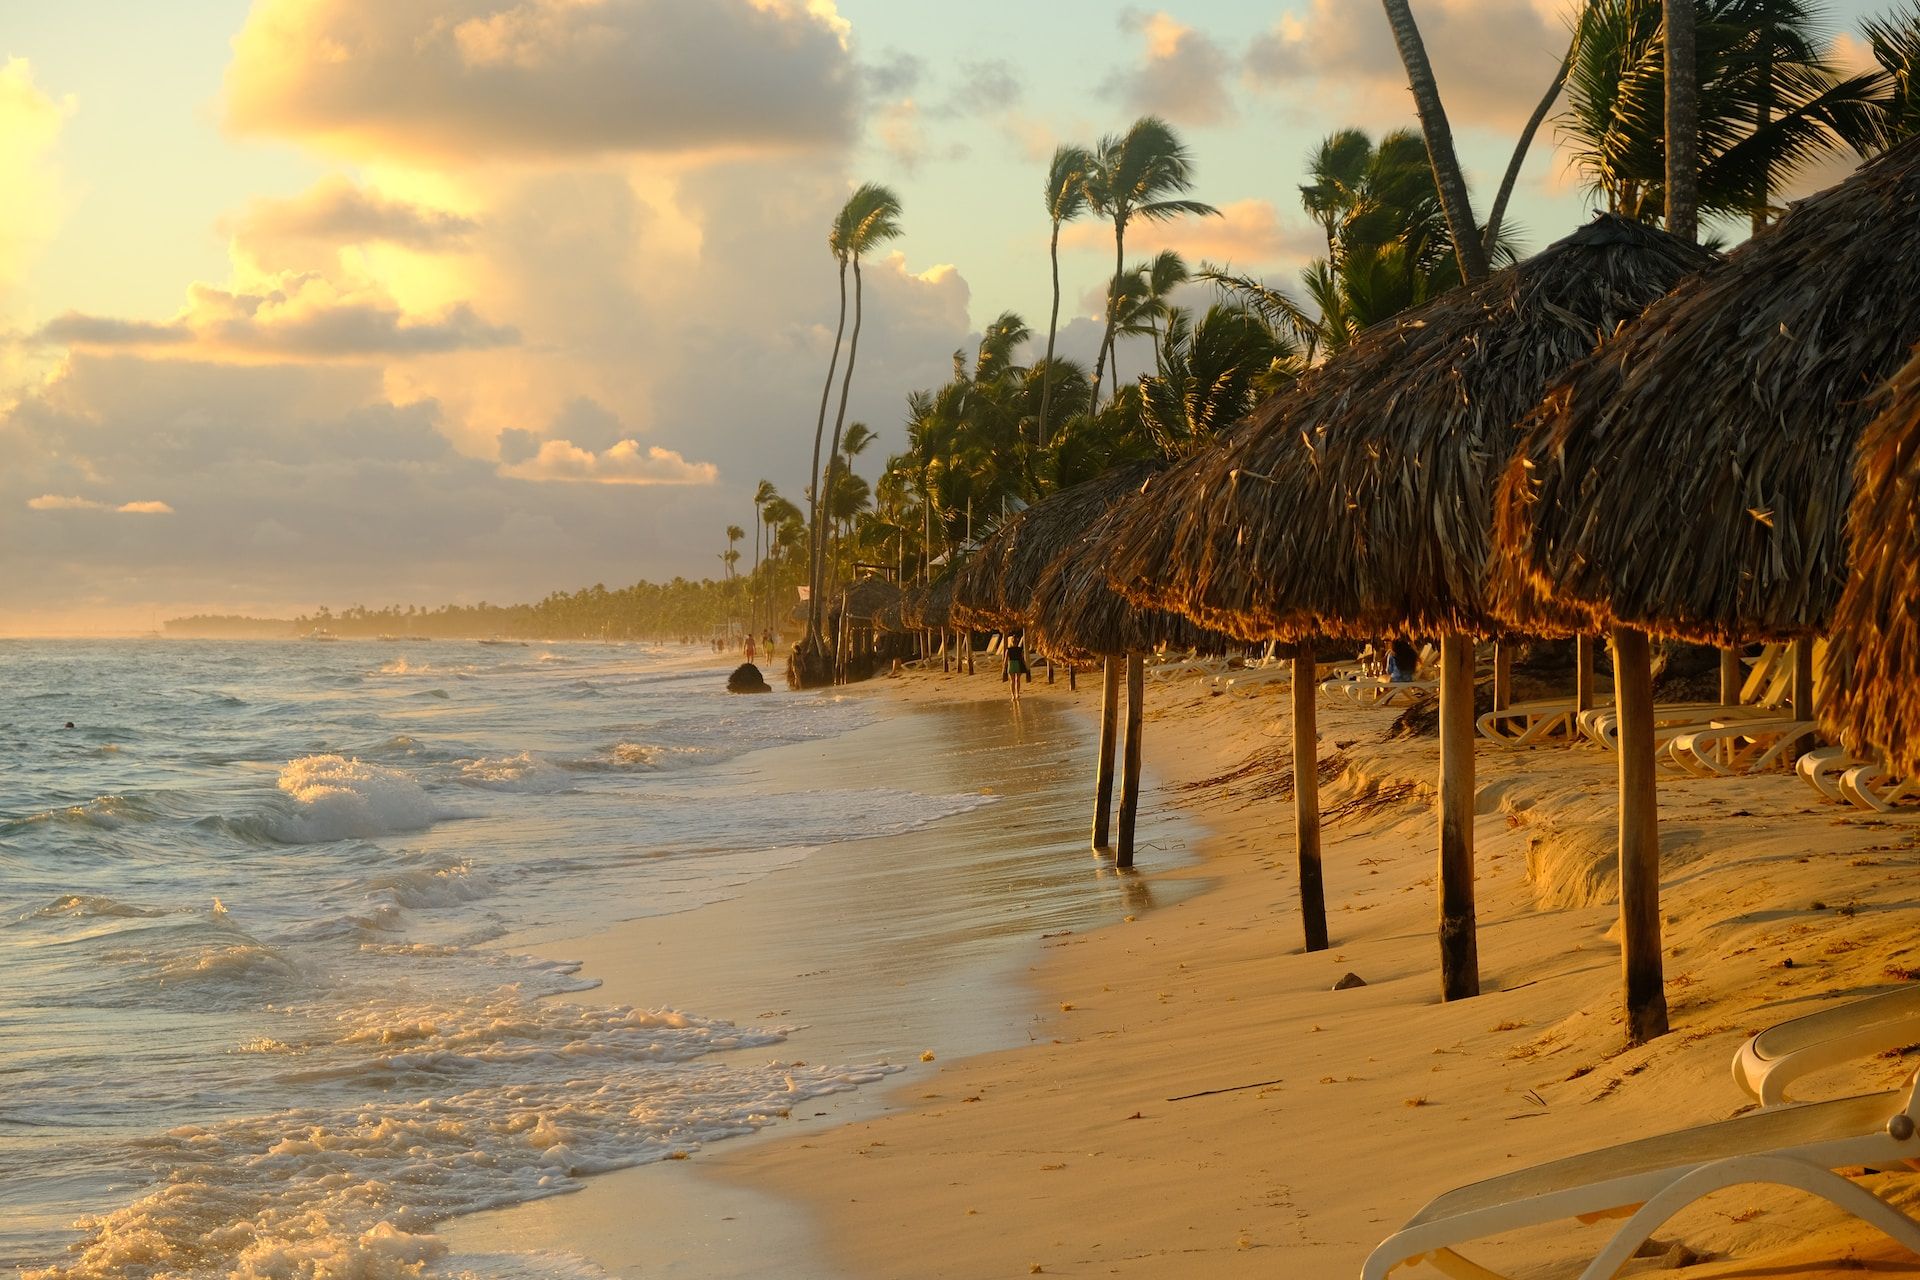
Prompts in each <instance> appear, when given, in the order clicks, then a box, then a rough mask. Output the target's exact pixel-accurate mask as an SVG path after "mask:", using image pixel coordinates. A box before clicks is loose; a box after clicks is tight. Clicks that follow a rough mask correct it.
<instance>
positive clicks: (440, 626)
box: [162, 578, 745, 640]
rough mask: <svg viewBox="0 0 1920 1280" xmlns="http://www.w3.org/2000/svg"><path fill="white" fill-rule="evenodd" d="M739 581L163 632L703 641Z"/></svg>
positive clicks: (730, 603)
mask: <svg viewBox="0 0 1920 1280" xmlns="http://www.w3.org/2000/svg"><path fill="white" fill-rule="evenodd" d="M743 588H744V584H743V583H742V582H741V581H740V580H738V579H735V580H733V581H719V582H716V581H713V580H711V579H703V580H701V581H698V582H691V581H688V580H687V579H685V578H675V579H674V580H673V581H671V582H665V583H659V582H636V583H634V584H633V585H632V586H630V587H620V588H617V589H613V590H609V589H608V588H607V587H606V586H605V585H604V584H602V583H598V582H596V583H594V584H593V585H592V586H590V587H582V588H581V589H580V590H578V591H572V592H567V591H556V592H554V593H553V594H551V595H549V596H547V597H546V599H544V600H541V601H540V602H538V603H537V604H506V605H501V604H488V603H487V602H486V601H484V600H483V601H481V602H480V603H479V604H471V605H462V604H443V605H440V606H438V607H429V606H426V605H411V604H409V605H397V604H394V605H388V606H386V607H385V608H381V609H369V608H368V607H366V606H365V605H354V606H352V607H351V608H348V609H344V610H342V611H341V612H339V613H335V612H334V611H333V610H332V609H330V608H328V607H327V606H325V605H322V606H321V607H320V608H318V609H316V610H314V612H312V613H311V614H301V615H299V616H297V617H293V618H253V617H245V616H241V615H236V614H197V615H194V616H191V617H183V618H168V619H167V620H166V621H165V623H163V624H162V625H163V628H164V631H165V634H167V635H169V636H181V637H189V636H192V637H213V638H225V639H237V638H242V637H246V638H269V637H276V636H287V637H298V636H306V635H310V634H312V633H313V632H315V631H321V632H326V633H328V634H330V635H335V636H366V637H376V636H423V637H432V638H436V639H480V638H485V637H489V636H502V637H510V638H513V639H519V640H666V639H679V638H681V637H700V638H705V637H708V636H711V635H714V634H716V633H718V632H722V631H724V630H726V629H727V627H728V626H729V624H730V623H732V622H736V621H739V622H744V612H745V605H744V589H743Z"/></svg>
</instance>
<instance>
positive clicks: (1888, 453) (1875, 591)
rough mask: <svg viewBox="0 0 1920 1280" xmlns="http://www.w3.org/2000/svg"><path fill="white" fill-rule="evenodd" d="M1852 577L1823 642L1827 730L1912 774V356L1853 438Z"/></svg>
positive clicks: (1917, 705) (1919, 378) (1919, 407)
mask: <svg viewBox="0 0 1920 1280" xmlns="http://www.w3.org/2000/svg"><path fill="white" fill-rule="evenodd" d="M1855 474H1856V475H1857V477H1858V481H1859V484H1858V488H1857V489H1856V491H1855V493H1854V497H1853V509H1852V513H1851V516H1850V518H1849V521H1848V537H1849V541H1850V544H1851V548H1852V560H1851V563H1852V565H1853V570H1852V573H1851V575H1850V577H1849V580H1848V582H1847V587H1846V591H1845V593H1844V594H1843V595H1842V596H1841V597H1840V603H1839V605H1838V607H1837V608H1836V609H1835V610H1834V614H1833V634H1832V636H1831V638H1830V639H1829V640H1828V641H1827V667H1826V671H1827V681H1826V687H1827V689H1828V690H1829V692H1828V694H1827V697H1826V699H1825V701H1826V705H1825V706H1823V707H1822V708H1821V714H1822V718H1823V719H1824V720H1825V721H1826V724H1827V727H1828V728H1830V729H1832V730H1833V731H1834V732H1835V733H1836V734H1838V735H1839V737H1840V740H1841V742H1842V743H1843V744H1844V745H1845V746H1846V748H1847V749H1848V750H1849V751H1851V752H1853V753H1854V754H1855V755H1858V756H1863V757H1872V756H1874V755H1877V754H1879V753H1881V752H1884V753H1885V755H1886V757H1887V761H1888V764H1889V766H1890V767H1891V768H1892V770H1893V771H1894V772H1895V773H1897V774H1900V775H1903V776H1907V777H1911V776H1913V775H1914V774H1915V773H1920V353H1916V356H1915V358H1914V359H1913V360H1912V361H1911V362H1910V363H1908V365H1907V366H1906V368H1905V369H1903V370H1902V371H1901V372H1900V374H1899V375H1898V376H1897V377H1896V378H1895V379H1894V381H1893V399H1892V402H1891V403H1890V404H1889V405H1888V406H1887V408H1886V409H1885V411H1883V412H1882V413H1881V414H1880V416H1879V417H1877V418H1875V419H1874V421H1873V422H1872V424H1871V425H1869V426H1868V427H1867V429H1866V431H1865V433H1864V434H1863V436H1862V437H1861V441H1860V449H1859V454H1858V469H1857V471H1856V473H1855Z"/></svg>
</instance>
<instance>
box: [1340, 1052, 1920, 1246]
mask: <svg viewBox="0 0 1920 1280" xmlns="http://www.w3.org/2000/svg"><path fill="white" fill-rule="evenodd" d="M1917 1086H1920V1076H1916V1077H1915V1078H1914V1079H1912V1080H1909V1081H1908V1083H1907V1086H1906V1087H1905V1088H1902V1089H1894V1090H1890V1091H1888V1092H1886V1093H1874V1094H1866V1095H1863V1096H1861V1097H1855V1098H1841V1099H1838V1100H1836V1101H1833V1102H1814V1103H1803V1104H1795V1105H1791V1106H1781V1107H1772V1108H1768V1109H1765V1110H1761V1111H1755V1112H1752V1113H1750V1114H1748V1115H1744V1116H1740V1117H1738V1118H1736V1119H1733V1120H1723V1121H1721V1122H1720V1123H1718V1124H1707V1125H1701V1126H1699V1127H1698V1128H1693V1129H1683V1130H1680V1131H1679V1132H1676V1133H1667V1134H1662V1135H1660V1136H1659V1137H1654V1138H1646V1139H1642V1140H1641V1141H1639V1142H1629V1143H1626V1144H1624V1145H1622V1146H1617V1147H1608V1148H1605V1149H1603V1150H1600V1151H1592V1152H1588V1153H1587V1154H1586V1155H1581V1156H1574V1157H1573V1158H1571V1159H1567V1160H1556V1161H1554V1162H1553V1163H1551V1164H1543V1165H1536V1166H1535V1167H1533V1168H1531V1169H1523V1170H1520V1171H1518V1172H1515V1173H1510V1174H1505V1175H1503V1176H1501V1177H1498V1178H1491V1179H1488V1180H1487V1181H1485V1182H1477V1183H1474V1184H1473V1185H1471V1186H1466V1187H1462V1188H1460V1189H1459V1190H1457V1191H1450V1192H1448V1193H1447V1194H1445V1195H1443V1196H1441V1197H1440V1198H1438V1199H1437V1200H1434V1201H1433V1202H1432V1203H1430V1204H1429V1205H1427V1207H1426V1208H1424V1209H1422V1210H1421V1211H1420V1212H1419V1213H1417V1214H1415V1215H1414V1216H1413V1218H1412V1220H1411V1221H1409V1222H1408V1223H1407V1225H1406V1226H1405V1227H1402V1228H1401V1229H1400V1230H1399V1231H1398V1232H1396V1233H1395V1234H1394V1235H1392V1236H1391V1237H1389V1238H1388V1239H1387V1240H1386V1241H1385V1242H1384V1243H1382V1244H1381V1245H1380V1246H1379V1247H1378V1248H1376V1249H1375V1250H1374V1251H1373V1252H1372V1254H1370V1255H1369V1256H1368V1258H1367V1261H1366V1265H1365V1267H1364V1268H1363V1269H1362V1271H1361V1276H1362V1277H1363V1280H1385V1277H1386V1276H1388V1275H1390V1274H1391V1273H1393V1272H1394V1271H1396V1270H1398V1269H1399V1268H1401V1267H1403V1266H1408V1265H1411V1264H1413V1263H1415V1262H1419V1261H1422V1260H1425V1261H1426V1262H1428V1263H1430V1264H1431V1265H1432V1266H1433V1267H1434V1269H1436V1270H1438V1271H1439V1272H1440V1273H1441V1274H1443V1275H1447V1276H1452V1277H1456V1280H1503V1277H1502V1275H1501V1273H1500V1272H1498V1271H1493V1270H1489V1269H1488V1268H1486V1267H1483V1266H1480V1265H1478V1264H1476V1263H1474V1262H1471V1261H1469V1260H1467V1259H1466V1258H1464V1257H1462V1256H1460V1254H1458V1253H1457V1252H1455V1249H1456V1246H1459V1245H1462V1244H1465V1243H1467V1242H1469V1241H1472V1240H1478V1239H1484V1238H1486V1237H1488V1236H1495V1235H1502V1234H1505V1233H1508V1232H1512V1231H1517V1230H1520V1229H1522V1228H1525V1227H1533V1226H1544V1225H1546V1224H1548V1223H1553V1222H1558V1221H1561V1220H1563V1219H1567V1218H1580V1219H1583V1220H1586V1221H1595V1220H1598V1219H1602V1218H1617V1217H1625V1218H1626V1222H1625V1224H1624V1225H1622V1226H1621V1227H1620V1228H1619V1230H1617V1231H1616V1232H1615V1233H1614V1234H1613V1236H1612V1238H1611V1239H1609V1240H1608V1241H1607V1243H1606V1244H1605V1246H1604V1247H1602V1248H1601V1250H1600V1251H1599V1253H1598V1254H1596V1255H1595V1257H1594V1259H1593V1261H1592V1262H1591V1263H1589V1264H1588V1266H1587V1268H1586V1270H1584V1271H1582V1272H1581V1273H1580V1280H1611V1278H1612V1277H1614V1276H1616V1275H1618V1274H1619V1272H1620V1269H1621V1268H1622V1267H1624V1266H1625V1265H1626V1264H1627V1263H1628V1262H1629V1261H1630V1260H1631V1259H1632V1258H1633V1256H1634V1254H1635V1253H1636V1252H1637V1251H1638V1250H1639V1249H1640V1246H1641V1245H1643V1244H1645V1243H1646V1242H1647V1240H1648V1238H1649V1237H1651V1236H1652V1235H1653V1233H1654V1231H1656V1230H1657V1229H1658V1228H1659V1227H1660V1226H1661V1224H1663V1223H1665V1222H1666V1221H1667V1219H1669V1218H1671V1217H1672V1216H1673V1215H1674V1214H1676V1213H1678V1212H1679V1211H1680V1210H1682V1209H1684V1208H1686V1207H1687V1206H1688V1205H1690V1204H1692V1203H1693V1202H1694V1201H1696V1200H1699V1199H1700V1198H1702V1197H1703V1196H1706V1195H1709V1194H1711V1193H1713V1192H1715V1191H1719V1190H1722V1189H1723V1188H1726V1187H1733V1186H1740V1185H1743V1184H1749V1183H1764V1184H1771V1185H1775V1186H1783V1187H1794V1188H1797V1189H1799V1190H1801V1191H1805V1192H1808V1193H1810V1194H1812V1195H1816V1196H1819V1197H1820V1198H1822V1199H1824V1200H1826V1201H1827V1202H1828V1203H1830V1204H1832V1205H1834V1206H1836V1207H1837V1208H1839V1209H1841V1210H1844V1211H1845V1212H1847V1213H1850V1214H1852V1215H1853V1216H1854V1217H1856V1218H1858V1219H1860V1220H1861V1221H1862V1222H1865V1223H1867V1224H1868V1225H1870V1226H1872V1227H1874V1228H1876V1229H1877V1230H1879V1231H1881V1232H1883V1233H1884V1234H1886V1235H1887V1236H1889V1237H1891V1238H1892V1239H1893V1240H1895V1241H1896V1242H1898V1243H1899V1244H1901V1245H1904V1246H1905V1247H1906V1248H1908V1249H1911V1250H1913V1251H1915V1252H1916V1253H1920V1223H1917V1222H1915V1221H1914V1220H1913V1219H1912V1218H1909V1217H1907V1216H1906V1215H1905V1214H1903V1213H1901V1212H1900V1211H1899V1210H1897V1209H1895V1208H1894V1207H1893V1206H1892V1205H1890V1204H1888V1203H1887V1202H1886V1201H1885V1200H1882V1199H1880V1198H1879V1197H1878V1196H1875V1195H1874V1194H1873V1193H1872V1192H1870V1191H1868V1190H1867V1189H1866V1188H1865V1187H1863V1186H1861V1185H1860V1184H1859V1183H1857V1182H1854V1181H1852V1180H1851V1179H1849V1178H1847V1177H1844V1176H1843V1175H1841V1174H1840V1173H1838V1172H1836V1170H1840V1169H1851V1168H1860V1167H1865V1168H1869V1169H1885V1168H1888V1167H1890V1166H1894V1165H1899V1164H1902V1163H1903V1162H1905V1161H1907V1160H1912V1159H1916V1158H1920V1129H1917V1128H1916V1119H1920V1095H1916V1087H1917Z"/></svg>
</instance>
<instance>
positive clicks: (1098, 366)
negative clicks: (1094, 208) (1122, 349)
mask: <svg viewBox="0 0 1920 1280" xmlns="http://www.w3.org/2000/svg"><path fill="white" fill-rule="evenodd" d="M1126 243H1127V220H1126V217H1125V216H1124V215H1123V214H1119V213H1116V214H1114V216H1113V280H1112V282H1111V283H1110V284H1108V285H1107V331H1106V332H1105V333H1103V334H1101V335H1100V351H1099V354H1098V355H1096V356H1095V357H1094V361H1093V398H1094V399H1095V400H1098V399H1099V398H1100V375H1101V374H1103V373H1105V372H1106V371H1107V356H1108V354H1109V353H1110V352H1111V351H1112V350H1113V326H1114V325H1115V323H1117V322H1118V321H1119V319H1120V277H1121V275H1122V274H1123V273H1124V272H1125V271H1126V269H1127V250H1126ZM1119 385H1120V383H1119V376H1118V375H1115V378H1114V386H1115V387H1118V386H1119Z"/></svg>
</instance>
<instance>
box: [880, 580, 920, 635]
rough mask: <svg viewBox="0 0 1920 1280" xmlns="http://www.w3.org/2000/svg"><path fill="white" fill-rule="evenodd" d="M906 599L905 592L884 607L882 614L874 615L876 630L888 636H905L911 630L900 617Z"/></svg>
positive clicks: (881, 610)
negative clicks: (902, 604) (902, 603)
mask: <svg viewBox="0 0 1920 1280" xmlns="http://www.w3.org/2000/svg"><path fill="white" fill-rule="evenodd" d="M905 599H906V592H904V591H903V592H901V593H900V595H899V596H897V597H895V598H894V599H893V600H891V601H889V602H888V603H887V604H885V605H882V606H881V608H880V612H878V613H876V614H874V615H873V627H874V630H876V631H880V632H883V633H886V634H888V635H905V634H906V633H907V632H908V631H909V630H911V628H909V627H908V626H907V624H906V622H905V620H903V619H902V618H901V616H900V607H901V602H902V601H904V600H905Z"/></svg>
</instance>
